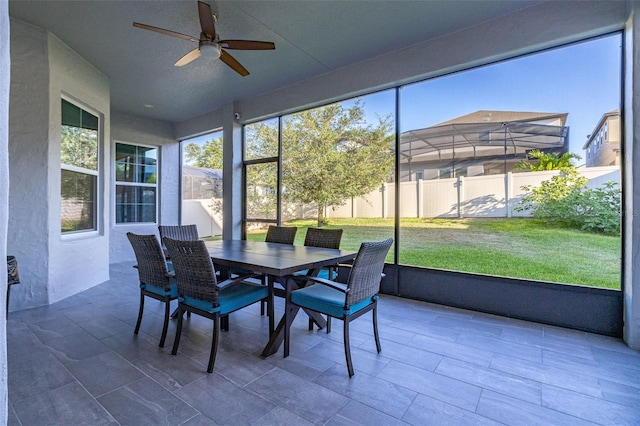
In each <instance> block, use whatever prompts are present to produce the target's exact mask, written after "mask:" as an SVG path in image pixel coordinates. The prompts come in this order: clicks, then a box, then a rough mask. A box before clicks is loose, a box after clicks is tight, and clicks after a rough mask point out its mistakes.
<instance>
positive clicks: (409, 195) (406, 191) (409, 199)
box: [389, 180, 424, 217]
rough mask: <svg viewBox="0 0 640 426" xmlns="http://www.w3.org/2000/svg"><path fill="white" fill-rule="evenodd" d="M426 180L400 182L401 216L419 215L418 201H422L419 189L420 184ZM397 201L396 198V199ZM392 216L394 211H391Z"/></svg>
mask: <svg viewBox="0 0 640 426" xmlns="http://www.w3.org/2000/svg"><path fill="white" fill-rule="evenodd" d="M422 182H424V181H422V180H419V181H411V182H400V199H401V200H402V202H401V203H400V217H419V216H420V212H419V210H418V203H419V202H420V200H421V198H420V194H418V191H419V189H420V185H421V184H422V185H423V186H424V184H423V183H422ZM394 201H395V200H394ZM389 213H390V216H391V217H393V211H390V212H389Z"/></svg>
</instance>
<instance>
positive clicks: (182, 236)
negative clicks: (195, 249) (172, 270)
mask: <svg viewBox="0 0 640 426" xmlns="http://www.w3.org/2000/svg"><path fill="white" fill-rule="evenodd" d="M158 233H159V234H160V243H161V244H162V249H163V250H164V255H165V257H167V249H166V247H165V246H164V243H163V242H162V240H163V238H164V237H168V238H171V239H172V240H180V241H196V240H199V239H200V237H198V227H197V225H160V226H158ZM167 258H168V257H167Z"/></svg>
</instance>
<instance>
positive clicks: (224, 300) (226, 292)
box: [178, 282, 269, 315]
mask: <svg viewBox="0 0 640 426" xmlns="http://www.w3.org/2000/svg"><path fill="white" fill-rule="evenodd" d="M268 295H269V288H268V287H267V286H264V285H261V284H252V283H246V282H239V283H235V284H231V285H230V286H227V287H224V288H223V289H222V290H220V291H219V292H218V304H219V306H217V307H214V306H213V304H212V303H211V302H208V301H206V300H200V299H196V298H193V297H189V296H184V297H180V298H179V299H178V300H179V301H180V302H182V303H185V304H187V305H189V306H193V307H194V308H197V309H200V310H203V311H206V312H211V313H214V312H220V315H226V314H228V313H230V312H233V311H235V310H238V309H241V308H244V307H245V306H249V305H251V304H252V303H255V302H257V301H258V300H261V299H264V298H265V297H267V296H268Z"/></svg>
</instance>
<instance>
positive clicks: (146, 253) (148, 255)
mask: <svg viewBox="0 0 640 426" xmlns="http://www.w3.org/2000/svg"><path fill="white" fill-rule="evenodd" d="M127 238H129V242H130V243H131V246H132V247H133V252H134V253H135V255H136V260H137V262H138V265H137V267H138V276H139V277H140V282H141V283H144V284H150V285H154V286H157V287H162V288H164V289H168V288H169V274H168V271H167V263H166V260H165V258H164V253H163V252H162V247H160V242H159V241H158V238H157V237H156V236H155V235H137V234H134V233H132V232H127Z"/></svg>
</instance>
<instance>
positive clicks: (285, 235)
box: [264, 225, 298, 244]
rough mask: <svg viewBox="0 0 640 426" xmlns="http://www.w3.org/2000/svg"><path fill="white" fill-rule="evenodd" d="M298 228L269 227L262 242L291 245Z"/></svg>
mask: <svg viewBox="0 0 640 426" xmlns="http://www.w3.org/2000/svg"><path fill="white" fill-rule="evenodd" d="M296 232H298V228H296V227H295V226H275V225H269V228H268V229H267V235H266V236H265V238H264V240H265V242H267V243H280V244H293V241H294V240H295V239H296Z"/></svg>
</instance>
